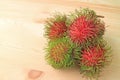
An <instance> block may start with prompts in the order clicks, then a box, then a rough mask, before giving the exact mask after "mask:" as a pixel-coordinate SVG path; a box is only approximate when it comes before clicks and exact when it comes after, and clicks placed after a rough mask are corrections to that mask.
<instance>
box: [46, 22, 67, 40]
mask: <svg viewBox="0 0 120 80" xmlns="http://www.w3.org/2000/svg"><path fill="white" fill-rule="evenodd" d="M66 31H67V27H66V24H65V22H54V23H53V25H52V26H51V27H50V29H49V33H48V36H49V38H50V39H55V38H60V37H62V36H64V33H65V32H66Z"/></svg>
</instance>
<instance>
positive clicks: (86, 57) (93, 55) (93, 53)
mask: <svg viewBox="0 0 120 80" xmlns="http://www.w3.org/2000/svg"><path fill="white" fill-rule="evenodd" d="M104 52H105V50H104V49H103V48H102V47H97V46H95V47H91V48H90V49H89V50H83V51H82V55H81V56H82V60H81V62H82V64H84V65H86V66H100V65H101V63H102V62H104V61H105V56H104Z"/></svg>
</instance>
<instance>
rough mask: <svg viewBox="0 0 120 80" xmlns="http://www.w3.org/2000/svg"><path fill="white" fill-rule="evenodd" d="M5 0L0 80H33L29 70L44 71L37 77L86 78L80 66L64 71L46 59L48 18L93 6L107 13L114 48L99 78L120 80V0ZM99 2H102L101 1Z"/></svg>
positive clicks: (0, 16)
mask: <svg viewBox="0 0 120 80" xmlns="http://www.w3.org/2000/svg"><path fill="white" fill-rule="evenodd" d="M81 1H82V0H50V1H48V0H3V1H2V0H1V1H0V80H32V79H29V78H27V77H26V76H27V74H28V72H29V70H31V69H35V70H40V71H43V72H44V74H43V75H42V76H41V77H40V78H39V79H36V80H85V78H82V75H80V74H79V71H78V70H76V69H71V70H66V71H60V70H55V69H53V68H52V67H51V66H49V65H48V64H47V63H46V62H45V60H44V55H45V51H44V48H45V46H46V43H47V42H46V39H45V38H44V36H43V34H44V30H43V29H44V25H43V24H44V21H45V19H46V18H47V17H49V16H51V15H52V13H53V12H55V11H60V12H63V13H68V12H69V11H73V10H74V9H76V8H79V7H89V8H91V9H94V10H95V11H96V12H97V14H99V15H104V16H105V18H104V19H103V20H104V21H105V23H106V26H108V27H106V33H105V36H104V37H105V39H106V40H107V41H108V42H109V44H110V45H111V47H112V50H113V52H112V53H113V55H114V57H113V61H112V63H111V65H110V66H108V67H107V68H105V70H104V71H103V73H102V74H101V77H100V79H99V80H120V76H119V75H120V47H119V46H120V6H119V5H118V4H120V3H119V0H118V1H117V0H116V2H115V0H114V2H112V0H110V1H109V0H106V1H104V0H85V1H84V2H81ZM98 2H99V4H98Z"/></svg>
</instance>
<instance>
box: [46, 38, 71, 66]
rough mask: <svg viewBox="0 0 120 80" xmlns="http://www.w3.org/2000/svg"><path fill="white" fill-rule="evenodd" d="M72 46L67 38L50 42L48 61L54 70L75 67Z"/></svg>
mask: <svg viewBox="0 0 120 80" xmlns="http://www.w3.org/2000/svg"><path fill="white" fill-rule="evenodd" d="M71 53H72V44H71V43H70V42H69V40H68V39H67V38H65V37H64V38H60V39H56V40H54V41H50V42H49V46H48V54H47V56H46V59H47V60H48V63H49V64H50V65H52V66H53V67H54V68H65V67H71V66H72V65H73V60H72V55H71Z"/></svg>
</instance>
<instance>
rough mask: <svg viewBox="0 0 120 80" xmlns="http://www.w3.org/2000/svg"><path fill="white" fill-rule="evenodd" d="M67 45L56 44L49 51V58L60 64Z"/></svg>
mask: <svg viewBox="0 0 120 80" xmlns="http://www.w3.org/2000/svg"><path fill="white" fill-rule="evenodd" d="M68 47H69V44H65V43H62V42H61V43H58V44H57V45H55V46H54V47H53V48H52V49H51V51H50V55H51V56H50V57H52V59H54V60H55V62H60V61H62V60H63V59H64V55H65V54H66V53H67V51H68Z"/></svg>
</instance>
